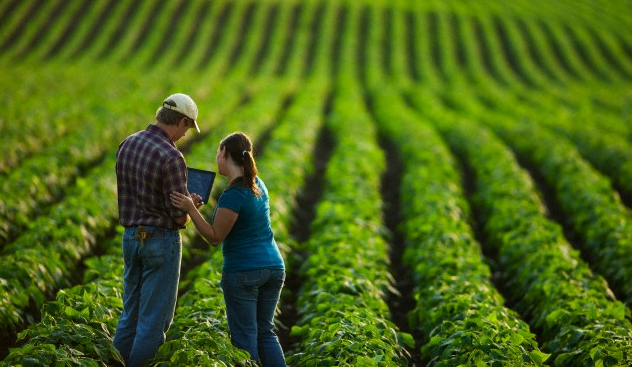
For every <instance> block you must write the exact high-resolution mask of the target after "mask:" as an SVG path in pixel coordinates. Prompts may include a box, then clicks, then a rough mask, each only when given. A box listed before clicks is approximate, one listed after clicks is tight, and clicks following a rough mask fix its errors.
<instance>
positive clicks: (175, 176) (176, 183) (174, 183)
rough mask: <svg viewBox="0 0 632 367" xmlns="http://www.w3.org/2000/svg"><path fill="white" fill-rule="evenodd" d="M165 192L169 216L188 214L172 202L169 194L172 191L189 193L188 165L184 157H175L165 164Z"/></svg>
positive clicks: (163, 181) (175, 216) (163, 171)
mask: <svg viewBox="0 0 632 367" xmlns="http://www.w3.org/2000/svg"><path fill="white" fill-rule="evenodd" d="M162 173H163V180H162V185H163V188H162V190H163V193H164V195H165V196H164V197H165V206H166V207H167V209H168V212H169V216H170V217H171V218H179V217H182V216H183V215H185V214H186V212H185V211H183V210H180V209H178V208H176V207H174V206H173V205H172V204H171V200H170V199H169V195H170V194H171V193H172V192H179V193H182V194H187V195H188V193H189V192H188V191H187V179H188V173H187V166H186V163H185V161H184V157H182V156H180V157H174V158H172V159H170V160H168V161H167V163H166V164H165V165H164V167H163V170H162Z"/></svg>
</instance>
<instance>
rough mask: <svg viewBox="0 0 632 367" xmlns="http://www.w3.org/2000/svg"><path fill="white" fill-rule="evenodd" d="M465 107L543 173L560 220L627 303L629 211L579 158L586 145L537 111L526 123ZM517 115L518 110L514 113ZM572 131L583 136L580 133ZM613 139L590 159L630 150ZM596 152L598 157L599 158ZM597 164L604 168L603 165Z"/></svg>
mask: <svg viewBox="0 0 632 367" xmlns="http://www.w3.org/2000/svg"><path fill="white" fill-rule="evenodd" d="M468 113H478V116H479V118H480V119H481V121H484V122H486V123H488V124H489V125H490V126H491V127H493V128H494V130H495V131H496V132H498V133H499V134H500V136H501V137H503V138H504V139H506V140H507V142H508V143H509V144H510V145H511V147H512V148H513V149H515V150H516V153H517V155H518V157H519V158H520V159H521V160H522V161H524V162H526V164H527V165H528V166H529V167H532V169H533V170H534V171H535V172H537V174H538V175H539V176H541V177H542V178H543V180H544V181H545V182H546V184H547V185H548V186H549V187H550V188H551V189H552V190H553V192H554V194H555V195H554V196H555V199H556V200H555V201H556V203H557V205H558V206H559V207H560V209H561V211H562V213H563V214H564V218H565V221H566V222H565V223H563V224H565V225H568V226H569V227H570V228H571V229H572V233H574V234H575V235H576V236H577V237H578V238H579V241H578V242H580V243H579V245H580V246H581V249H582V250H583V251H584V252H585V254H586V256H587V258H588V259H589V260H590V262H591V264H592V265H593V266H594V267H595V268H596V269H597V270H598V271H599V272H600V273H601V274H603V275H604V276H605V277H606V278H607V279H608V281H609V284H610V286H611V287H612V288H613V290H614V291H615V292H616V293H617V294H618V295H619V297H620V298H621V299H622V300H623V301H624V302H625V303H626V304H628V305H630V303H631V302H632V301H631V297H632V287H630V282H631V279H632V263H630V254H632V227H631V226H632V213H631V212H630V209H629V208H627V207H626V206H625V205H624V204H623V203H622V202H621V200H620V198H619V195H618V194H617V193H616V192H615V191H614V190H613V189H612V186H611V181H610V179H608V178H607V177H605V176H603V175H602V174H601V173H600V172H598V171H596V169H595V168H593V167H592V166H591V165H590V164H589V163H588V162H587V161H586V160H584V159H583V158H582V156H581V155H580V151H582V150H583V151H584V152H585V153H586V150H587V149H588V148H586V147H585V146H584V148H583V149H582V148H580V149H578V148H576V147H575V146H574V145H573V144H572V143H571V141H569V140H568V139H567V138H565V137H564V136H560V135H559V133H558V134H555V133H554V132H552V131H550V130H548V129H547V128H546V127H545V126H550V124H546V121H543V122H542V124H538V121H539V115H538V114H537V113H530V114H529V115H528V116H529V117H530V119H532V120H533V121H532V122H529V123H521V122H518V121H515V120H516V119H515V117H514V118H512V115H510V114H508V113H505V114H499V113H496V112H491V111H487V110H485V109H484V108H479V109H476V110H469V111H468ZM516 115H518V116H520V114H518V113H516ZM542 125H544V126H542ZM560 126H563V125H562V124H561V125H560ZM558 131H559V130H558ZM567 131H568V130H567ZM589 131H590V130H589ZM592 131H593V133H594V134H595V135H594V136H593V138H592V139H594V140H597V141H599V140H598V139H601V142H605V141H604V140H603V139H604V137H607V136H608V134H602V133H601V132H599V131H598V130H595V129H593V130H592ZM574 136H575V137H578V136H579V137H582V136H583V137H584V139H587V138H588V137H587V136H586V135H585V134H583V133H576V134H574ZM527 137H528V138H527ZM613 141H614V143H616V142H619V144H613V145H612V146H608V145H606V146H595V145H593V146H592V147H593V149H592V150H591V151H590V153H591V154H589V156H590V157H591V160H593V161H596V162H597V163H599V162H602V163H603V162H607V161H608V160H607V159H605V158H606V157H607V156H608V154H610V156H613V155H614V156H615V157H618V163H624V162H623V161H622V160H621V158H622V157H625V154H626V153H628V154H629V152H630V145H629V144H628V143H626V142H623V141H621V140H619V139H614V140H613ZM613 153H614V154H613ZM600 157H603V158H601V160H599V159H600ZM610 159H612V158H610ZM615 162H617V161H615ZM597 166H600V167H602V168H604V169H605V170H606V171H608V170H607V169H606V168H607V167H606V166H604V165H601V164H597ZM626 167H627V166H626V165H625V164H624V165H623V166H621V167H618V170H617V171H618V172H621V173H622V174H623V175H625V174H626V172H627V171H626ZM612 171H613V169H611V170H609V172H611V175H612V176H613V177H614V178H615V179H616V178H617V177H622V176H619V175H618V174H617V173H616V172H612ZM623 177H625V176H623Z"/></svg>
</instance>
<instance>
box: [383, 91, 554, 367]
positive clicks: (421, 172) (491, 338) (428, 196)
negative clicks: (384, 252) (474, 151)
mask: <svg viewBox="0 0 632 367" xmlns="http://www.w3.org/2000/svg"><path fill="white" fill-rule="evenodd" d="M371 101H372V107H373V110H374V111H375V114H376V116H377V120H378V121H380V127H381V129H382V131H383V134H385V135H386V136H388V137H389V138H390V139H391V140H392V143H393V145H394V146H396V147H397V150H398V157H399V159H400V160H401V161H402V164H403V166H404V168H403V172H402V175H403V177H402V184H401V189H400V191H401V196H402V197H403V198H406V199H405V200H404V201H403V202H402V204H401V206H402V208H401V212H402V216H403V218H402V223H401V224H400V225H401V228H402V232H403V233H404V237H405V242H406V250H405V252H404V262H405V264H406V265H407V266H408V267H410V268H411V269H412V270H413V279H414V284H415V286H416V287H415V291H414V296H415V300H416V301H417V303H416V305H415V307H414V309H413V310H412V311H411V313H410V314H409V322H410V324H411V327H412V328H414V329H416V330H420V332H421V334H422V335H423V340H422V342H421V343H422V347H421V356H422V358H423V359H425V360H427V361H429V362H430V363H431V364H432V365H434V366H460V365H463V364H471V365H481V364H485V365H496V364H498V365H502V366H517V365H523V366H527V365H537V366H541V365H542V363H543V362H544V361H545V360H546V359H547V358H548V355H547V354H544V353H542V352H540V350H539V349H538V345H537V341H536V339H535V335H534V334H532V333H531V332H530V330H529V326H528V325H527V324H526V323H525V322H524V321H523V320H522V319H520V317H519V316H518V315H517V314H516V312H515V311H512V310H510V309H508V308H506V307H505V306H504V299H503V297H502V296H501V295H500V293H499V292H498V291H497V290H496V288H495V287H494V285H493V284H492V282H491V271H490V269H489V267H488V266H487V265H486V264H485V262H484V258H483V255H482V252H481V248H480V245H479V244H478V242H477V241H476V239H475V236H474V232H473V229H472V228H471V227H470V224H469V222H470V218H469V214H470V211H469V207H468V204H467V202H466V200H465V196H464V193H463V191H462V188H461V177H460V176H459V174H458V173H457V168H456V161H455V160H454V158H452V155H451V153H450V152H449V150H448V148H447V147H446V146H445V144H444V143H443V141H442V139H441V137H440V136H439V135H438V134H437V133H436V132H435V131H434V130H433V128H432V127H430V125H429V124H428V123H427V122H424V121H422V120H421V119H420V118H419V117H418V116H417V115H416V114H415V113H414V112H413V111H412V110H410V109H409V108H407V107H406V106H405V104H404V101H403V98H402V97H401V96H400V95H399V92H398V91H396V90H392V89H391V90H387V91H384V89H383V88H380V90H379V92H378V91H375V92H374V93H372V98H371ZM392 121H397V123H392Z"/></svg>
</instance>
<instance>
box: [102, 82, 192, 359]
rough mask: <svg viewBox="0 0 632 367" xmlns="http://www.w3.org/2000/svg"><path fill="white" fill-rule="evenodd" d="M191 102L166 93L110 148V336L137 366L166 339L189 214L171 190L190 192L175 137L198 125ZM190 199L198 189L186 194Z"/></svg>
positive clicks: (184, 96)
mask: <svg viewBox="0 0 632 367" xmlns="http://www.w3.org/2000/svg"><path fill="white" fill-rule="evenodd" d="M197 117H198V110H197V106H196V104H195V102H194V101H193V100H192V99H191V97H189V96H188V95H186V94H182V93H177V94H173V95H171V96H169V97H167V99H165V101H164V102H163V103H162V106H161V107H159V108H158V110H157V111H156V122H155V123H154V124H150V125H149V126H147V128H146V129H145V130H143V131H139V132H137V133H135V134H133V135H131V136H129V137H128V138H127V139H125V140H124V141H123V142H122V143H121V144H120V145H119V148H118V151H117V153H116V178H117V189H118V208H119V221H120V223H121V225H122V226H124V227H125V231H124V233H123V255H124V263H125V266H124V291H123V313H122V314H121V318H120V319H119V322H118V326H117V328H116V333H115V335H114V341H113V344H114V346H115V347H116V349H118V351H119V352H120V353H121V355H122V356H123V359H124V360H125V362H126V365H127V366H131V367H136V366H140V365H141V364H142V363H143V362H144V361H146V360H148V359H150V358H152V357H154V356H155V355H156V352H157V350H158V348H159V347H160V345H162V344H163V343H164V342H165V333H166V332H167V330H168V329H169V326H170V325H171V321H172V320H173V315H174V311H175V305H176V296H177V291H178V281H179V277H180V261H181V258H182V240H181V237H180V232H179V230H180V229H182V228H184V226H185V224H186V223H187V222H188V221H189V217H188V215H187V214H186V213H185V212H184V211H182V210H179V209H178V208H176V207H174V206H173V205H172V204H171V202H170V200H169V194H170V193H171V192H174V191H175V192H180V193H183V194H186V195H189V193H188V191H187V167H186V164H185V161H184V156H183V155H182V153H181V152H180V151H179V150H178V149H177V148H176V145H175V142H176V141H178V140H179V139H180V138H182V137H183V136H184V135H185V134H186V132H187V131H188V130H189V129H191V128H195V129H196V130H197V131H198V132H200V129H199V127H198V125H197V122H196V120H197ZM192 197H193V200H194V202H195V203H196V206H198V207H199V206H201V205H202V203H201V197H200V196H199V195H196V194H194V195H192Z"/></svg>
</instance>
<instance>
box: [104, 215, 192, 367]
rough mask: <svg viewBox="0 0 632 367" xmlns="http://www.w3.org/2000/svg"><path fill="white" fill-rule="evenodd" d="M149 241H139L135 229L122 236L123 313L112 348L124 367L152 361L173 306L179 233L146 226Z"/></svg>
mask: <svg viewBox="0 0 632 367" xmlns="http://www.w3.org/2000/svg"><path fill="white" fill-rule="evenodd" d="M145 229H146V230H147V231H148V232H150V233H151V237H150V238H148V239H146V240H144V241H143V242H144V243H143V244H142V245H141V241H140V239H138V238H135V237H137V232H138V228H136V227H132V228H126V229H125V232H124V233H123V256H124V259H125V267H124V289H123V313H122V314H121V318H120V319H119V322H118V326H117V328H116V333H115V335H114V341H113V344H114V346H115V347H116V349H118V351H119V352H120V353H121V356H122V357H123V359H124V360H125V362H126V366H127V367H130V366H131V367H136V366H140V365H141V364H142V363H143V362H144V361H146V360H148V359H150V358H153V357H154V356H155V355H156V352H157V351H158V348H159V347H160V345H162V344H163V343H164V342H165V333H166V332H167V330H168V329H169V326H170V325H171V321H172V320H173V315H174V311H175V306H176V297H177V293H178V281H179V278H180V261H181V259H182V239H181V237H180V232H179V231H178V230H171V229H165V228H160V227H152V226H145Z"/></svg>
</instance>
